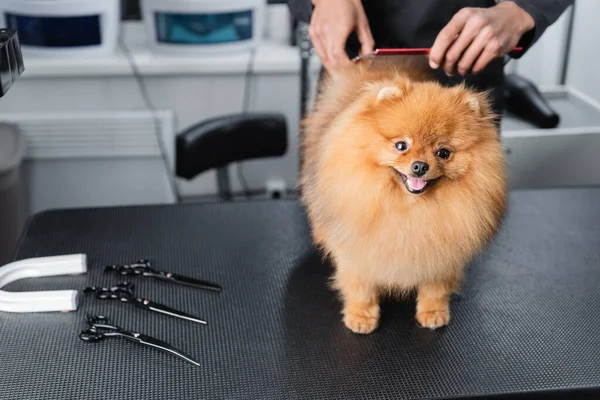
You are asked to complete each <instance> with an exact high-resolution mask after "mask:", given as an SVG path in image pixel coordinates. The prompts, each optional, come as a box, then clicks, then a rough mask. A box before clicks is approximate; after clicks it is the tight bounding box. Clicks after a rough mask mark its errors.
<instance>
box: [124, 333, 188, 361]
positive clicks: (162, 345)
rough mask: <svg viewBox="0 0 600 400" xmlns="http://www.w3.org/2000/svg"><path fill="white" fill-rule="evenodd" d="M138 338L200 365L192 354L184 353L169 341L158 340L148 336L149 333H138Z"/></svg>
mask: <svg viewBox="0 0 600 400" xmlns="http://www.w3.org/2000/svg"><path fill="white" fill-rule="evenodd" d="M136 339H137V340H138V341H139V342H140V343H142V344H145V345H148V346H152V347H156V348H157V349H160V350H163V351H167V352H169V353H171V354H174V355H176V356H177V357H180V358H183V359H184V360H186V361H188V362H190V363H192V364H194V365H195V366H197V367H199V366H200V363H198V362H196V361H194V359H192V358H191V357H190V356H188V355H187V354H185V353H183V352H182V351H181V350H179V349H177V348H175V347H173V346H171V345H170V344H168V343H165V342H163V341H162V340H158V339H155V338H153V337H150V336H147V335H142V334H138V335H136Z"/></svg>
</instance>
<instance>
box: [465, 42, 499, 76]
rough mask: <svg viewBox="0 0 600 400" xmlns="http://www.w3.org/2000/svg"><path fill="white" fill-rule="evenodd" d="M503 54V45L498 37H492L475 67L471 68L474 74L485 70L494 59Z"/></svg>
mask: <svg viewBox="0 0 600 400" xmlns="http://www.w3.org/2000/svg"><path fill="white" fill-rule="evenodd" d="M500 56H502V46H501V44H500V42H499V41H498V40H496V39H492V40H490V41H488V43H487V45H486V46H485V49H484V50H483V52H482V53H481V55H480V56H479V58H478V59H477V61H476V62H475V65H473V69H472V70H471V71H472V72H473V73H474V74H478V73H480V72H481V71H483V70H484V68H485V67H486V66H487V65H488V64H489V63H490V62H492V60H494V59H496V58H498V57H500Z"/></svg>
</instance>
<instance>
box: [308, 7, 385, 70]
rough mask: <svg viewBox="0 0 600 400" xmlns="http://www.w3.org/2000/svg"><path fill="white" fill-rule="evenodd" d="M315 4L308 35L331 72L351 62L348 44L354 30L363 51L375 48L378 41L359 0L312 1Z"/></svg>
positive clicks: (324, 64)
mask: <svg viewBox="0 0 600 400" xmlns="http://www.w3.org/2000/svg"><path fill="white" fill-rule="evenodd" d="M312 3H313V5H314V10H313V14H312V18H311V21H310V26H309V28H308V34H309V36H310V39H311V40H312V42H313V46H314V47H315V50H316V51H317V54H318V55H319V58H320V59H321V62H322V63H323V66H324V67H325V69H327V71H328V72H329V73H333V72H335V70H337V69H338V68H340V67H343V66H345V65H347V64H349V63H350V59H349V58H348V55H347V54H346V52H345V47H346V41H347V40H348V36H350V34H351V33H352V32H356V34H357V36H358V40H359V41H360V43H361V53H362V54H368V53H370V52H371V51H373V46H374V45H375V43H374V40H373V36H372V35H371V29H370V28H369V22H368V20H367V16H366V14H365V10H364V8H363V6H362V4H361V2H360V0H312Z"/></svg>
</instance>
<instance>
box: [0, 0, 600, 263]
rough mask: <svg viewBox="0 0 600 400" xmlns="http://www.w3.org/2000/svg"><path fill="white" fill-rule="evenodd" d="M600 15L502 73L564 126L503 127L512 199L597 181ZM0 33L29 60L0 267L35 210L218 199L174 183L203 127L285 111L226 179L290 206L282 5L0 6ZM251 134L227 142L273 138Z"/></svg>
mask: <svg viewBox="0 0 600 400" xmlns="http://www.w3.org/2000/svg"><path fill="white" fill-rule="evenodd" d="M140 1H141V4H140ZM598 15H600V2H599V1H597V0H578V1H577V2H576V5H575V7H574V8H573V7H572V8H570V9H569V10H568V11H567V12H566V13H565V14H564V15H563V16H562V17H561V18H560V19H559V20H558V21H557V23H555V24H554V25H553V26H552V27H550V29H549V30H548V31H547V32H546V33H545V34H544V36H543V37H542V39H541V40H540V41H539V42H538V43H537V44H535V46H534V47H533V48H532V49H531V50H530V51H529V52H528V53H527V54H526V55H525V56H524V57H523V58H522V59H520V60H518V61H514V60H513V61H510V62H509V63H508V64H507V66H506V72H507V73H509V74H515V75H516V76H518V77H521V78H523V79H526V80H527V82H529V83H530V84H532V85H534V86H535V88H536V90H539V92H540V93H541V95H542V96H543V98H544V99H545V101H547V105H548V106H549V107H550V108H551V110H552V112H555V113H556V114H557V115H558V116H559V117H560V122H559V123H558V124H557V125H555V126H551V127H547V126H543V125H544V124H543V123H539V120H535V119H531V118H529V119H528V118H527V116H525V117H524V116H522V115H521V116H519V115H517V114H515V115H510V114H509V115H507V116H506V117H505V118H504V120H503V125H502V136H503V140H504V142H505V145H506V147H507V153H508V154H509V159H510V160H509V161H510V166H511V169H510V179H511V184H512V186H513V188H515V189H521V188H534V187H559V186H575V185H577V186H581V185H597V184H598V183H600V173H599V172H600V161H598V159H599V158H598V157H597V155H596V153H597V150H596V149H597V148H600V106H599V103H600V72H598V68H597V65H598V64H597V63H598V61H599V57H600V56H599V55H598V53H599V52H598V49H599V48H600V45H599V44H598V38H600V24H598V22H597V17H598ZM0 25H1V26H0V27H1V28H7V27H8V28H14V29H17V30H18V33H19V39H20V42H21V46H22V51H23V59H24V64H25V71H24V73H23V74H22V76H21V77H20V79H19V81H18V82H16V83H15V85H14V87H12V88H11V89H10V92H8V93H7V94H6V95H5V96H4V97H3V98H2V99H0V235H2V236H0V265H1V264H2V262H3V261H7V259H8V258H10V254H11V252H12V249H13V248H14V244H15V242H16V238H17V237H18V235H19V234H20V231H21V228H22V226H23V223H24V221H25V219H26V218H27V217H28V216H30V215H31V214H33V213H37V212H42V211H44V210H48V209H56V208H74V207H105V206H122V205H140V204H169V203H175V202H196V201H212V200H215V199H217V198H218V195H219V190H218V189H219V182H221V183H222V182H223V181H222V180H221V181H220V180H219V179H218V178H219V176H218V174H217V173H216V172H215V170H212V169H211V170H208V169H206V170H203V171H202V172H201V173H198V174H197V176H195V177H193V178H191V179H185V178H181V177H177V176H176V174H175V170H176V167H175V166H176V163H177V151H176V148H177V145H176V138H177V136H178V135H180V134H181V133H182V132H185V131H186V130H189V129H190V128H192V127H194V126H196V125H197V124H201V123H202V122H203V121H206V120H208V119H211V118H216V117H222V116H226V115H235V114H240V113H276V114H278V115H281V116H282V117H283V118H284V120H285V124H286V129H285V132H284V134H285V139H286V141H287V143H286V145H285V147H286V149H285V153H284V154H272V155H267V156H263V157H261V158H254V159H250V160H244V161H242V162H232V163H228V166H227V167H226V170H227V172H228V179H229V185H230V189H231V192H232V194H233V196H234V197H233V198H234V199H238V198H239V199H246V198H252V199H260V198H286V197H289V196H292V197H293V196H294V193H295V188H296V181H297V177H298V168H299V162H300V161H299V154H298V134H299V120H300V118H301V115H302V113H303V112H304V111H305V110H306V109H307V108H309V107H310V101H311V99H312V96H313V95H314V86H315V83H316V78H317V75H318V72H319V68H320V64H319V60H318V59H317V57H316V56H315V55H314V54H313V53H311V52H310V51H309V50H310V48H309V43H308V42H307V41H306V27H305V26H303V25H302V24H298V23H297V22H296V21H294V20H293V19H292V18H291V16H290V13H289V11H288V8H287V5H286V4H285V2H284V1H268V2H267V1H265V0H212V1H207V0H203V1H191V0H169V1H163V0H47V1H43V2H41V1H33V0H0ZM536 121H537V122H536ZM253 133H254V132H252V130H249V131H248V135H247V137H245V138H244V139H238V140H236V139H231V140H230V141H229V142H228V144H227V145H228V146H230V147H231V148H233V149H236V148H238V147H239V148H242V149H243V148H245V147H247V146H248V145H249V143H250V145H252V143H253V142H254V143H257V142H260V140H268V139H265V138H264V137H261V136H260V135H258V136H253ZM281 133H282V131H281V130H280V131H279V134H281ZM232 138H233V137H232ZM258 144H260V143H258ZM280 150H281V149H280ZM267 153H268V151H267ZM196 154H197V155H201V153H196ZM567 154H568V155H567ZM221 178H223V176H221Z"/></svg>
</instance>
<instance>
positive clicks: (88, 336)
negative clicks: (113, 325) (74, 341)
mask: <svg viewBox="0 0 600 400" xmlns="http://www.w3.org/2000/svg"><path fill="white" fill-rule="evenodd" d="M79 339H81V340H83V341H84V342H89V343H94V342H99V341H101V340H104V339H105V336H104V335H103V334H102V333H100V332H98V331H97V330H95V329H86V330H84V331H82V332H81V333H80V334H79Z"/></svg>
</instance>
